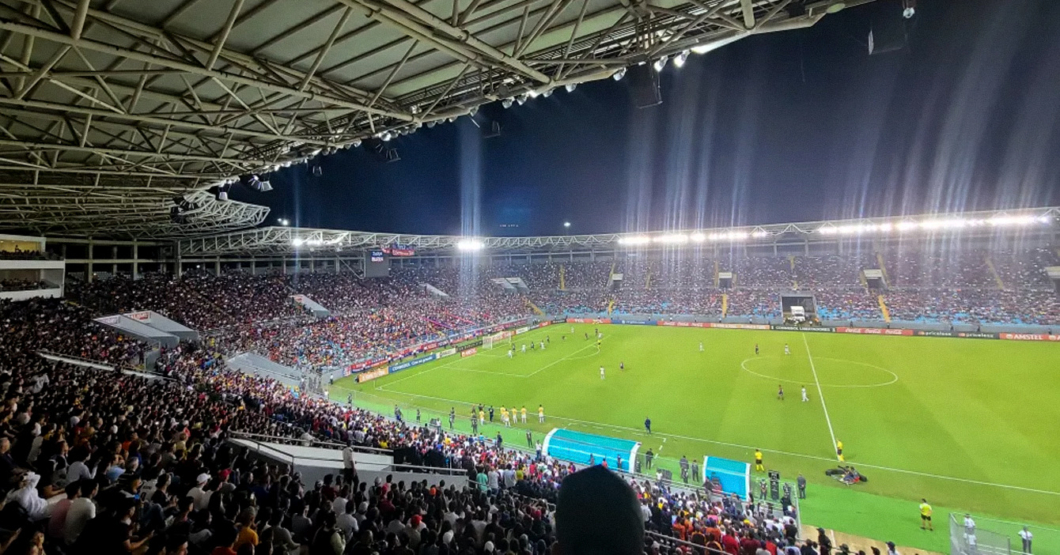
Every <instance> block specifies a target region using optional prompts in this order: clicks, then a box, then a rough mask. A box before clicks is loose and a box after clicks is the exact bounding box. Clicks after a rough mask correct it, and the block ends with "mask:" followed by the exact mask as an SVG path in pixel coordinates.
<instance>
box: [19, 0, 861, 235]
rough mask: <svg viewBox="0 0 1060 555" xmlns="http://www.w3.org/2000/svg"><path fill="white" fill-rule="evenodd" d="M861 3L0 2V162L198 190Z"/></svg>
mask: <svg viewBox="0 0 1060 555" xmlns="http://www.w3.org/2000/svg"><path fill="white" fill-rule="evenodd" d="M869 1H871V0H819V1H813V0H651V1H645V0H489V1H484V0H210V1H205V0H151V1H150V2H144V1H141V0H0V174H2V173H4V172H7V173H14V174H19V175H21V173H20V172H27V171H28V172H32V174H33V179H32V181H30V180H27V179H24V178H20V179H8V183H10V184H16V183H30V182H32V183H37V182H38V181H41V180H42V179H44V178H42V177H41V176H46V175H57V176H61V178H62V179H67V180H69V182H70V183H71V184H77V183H80V182H81V180H83V179H84V178H86V177H87V178H90V179H96V180H97V181H98V182H99V183H100V184H101V186H103V187H106V186H107V185H108V184H109V183H110V181H109V180H108V179H107V178H110V177H113V178H114V179H115V180H117V181H122V179H121V178H122V177H123V176H124V177H130V178H137V179H139V180H140V181H139V182H145V180H146V182H145V186H146V187H156V186H159V183H161V182H160V181H159V180H163V181H178V182H180V183H182V185H181V186H180V187H176V188H177V189H180V190H182V191H184V192H188V191H191V190H199V191H201V190H204V189H206V188H208V187H210V186H212V185H216V184H218V183H220V182H223V181H224V180H226V179H231V178H233V177H236V176H240V175H245V174H248V173H261V172H267V171H269V170H274V169H276V168H278V167H281V166H284V165H290V164H292V163H298V162H300V161H304V160H306V159H308V158H312V157H313V156H317V155H320V154H322V153H324V154H326V153H329V152H333V151H334V150H336V149H338V148H349V147H350V146H351V145H353V144H356V142H357V141H360V140H364V139H366V138H369V137H373V136H379V135H380V134H381V133H383V132H388V131H389V132H402V133H404V132H409V131H412V130H414V129H415V128H417V127H418V126H420V125H422V124H425V123H430V122H435V121H441V120H446V119H450V118H454V117H458V116H461V115H464V114H468V113H470V112H472V111H473V110H474V109H475V108H477V107H478V106H479V105H481V104H483V103H486V102H492V101H494V100H498V99H503V98H512V97H515V96H517V95H522V94H531V93H535V94H536V93H542V92H546V91H549V90H551V89H554V88H556V87H559V86H563V85H565V84H570V83H580V82H584V81H590V80H594V79H603V78H607V77H609V76H610V75H612V74H613V73H614V72H616V71H618V70H620V69H621V68H622V67H625V66H627V65H630V64H633V63H639V62H641V61H644V60H650V59H655V58H658V57H660V56H665V55H673V54H675V53H678V52H682V51H684V50H687V49H694V50H695V51H704V52H705V51H709V50H711V49H713V48H717V47H720V46H722V45H725V44H728V43H730V42H733V41H735V40H739V39H740V38H743V37H746V36H750V35H753V34H756V33H766V32H773V31H778V30H784V29H795V28H800V27H807V26H810V25H813V24H814V23H816V22H817V21H818V20H820V19H821V18H822V17H824V16H825V14H827V13H829V12H830V11H835V9H836V8H838V7H843V6H846V7H850V6H854V5H858V4H862V3H866V2H869ZM49 179H50V178H49ZM45 180H48V179H45ZM60 181H61V179H60ZM8 188H10V187H8ZM171 189H172V187H171ZM171 192H172V191H171V190H167V191H165V192H162V193H159V196H165V195H168V194H170V193H171ZM144 194H145V195H147V193H144ZM155 212H158V211H157V210H156V211H155ZM143 213H146V212H143ZM22 221H23V223H25V224H32V225H41V226H42V227H40V228H37V229H48V228H49V227H48V226H47V225H45V224H42V223H40V222H41V220H39V219H23V220H22ZM70 221H72V220H68V223H67V224H65V225H67V227H66V228H65V229H66V230H67V231H68V232H70V233H82V234H114V233H118V231H116V230H119V229H121V230H124V229H126V228H123V227H120V226H113V225H111V223H112V222H111V221H108V220H97V221H95V222H90V221H85V222H84V223H81V224H73V223H69V222H70ZM156 223H157V224H158V226H159V229H160V228H161V227H165V226H166V225H167V220H166V219H164V218H162V217H161V216H159V217H158V220H157V222H156ZM243 223H244V224H245V223H246V222H245V221H243ZM156 232H160V231H159V230H156ZM121 233H124V231H122V232H121ZM183 233H185V231H184V230H171V234H173V235H180V234H183Z"/></svg>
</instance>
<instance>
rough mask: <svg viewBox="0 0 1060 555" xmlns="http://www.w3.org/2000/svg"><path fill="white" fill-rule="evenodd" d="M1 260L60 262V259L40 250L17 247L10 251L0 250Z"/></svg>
mask: <svg viewBox="0 0 1060 555" xmlns="http://www.w3.org/2000/svg"><path fill="white" fill-rule="evenodd" d="M0 260H59V257H58V256H56V255H53V254H51V253H48V252H45V251H40V250H35V251H27V250H22V249H20V248H19V247H17V246H16V247H15V248H13V249H11V250H9V251H7V250H0Z"/></svg>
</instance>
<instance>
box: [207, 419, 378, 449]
mask: <svg viewBox="0 0 1060 555" xmlns="http://www.w3.org/2000/svg"><path fill="white" fill-rule="evenodd" d="M292 426H293V425H292ZM228 435H229V436H230V437H234V438H240V439H247V440H249V441H253V442H255V443H270V442H271V443H281V444H284V445H302V446H306V445H305V444H306V443H309V445H308V447H320V448H323V449H334V450H340V449H345V448H346V444H345V443H339V442H337V441H326V440H321V439H312V440H309V439H302V438H298V437H290V436H276V435H269V434H258V433H253V432H241V431H232V432H229V434H228ZM262 440H264V441H262ZM349 447H350V448H351V449H353V451H354V452H360V453H372V454H377V455H390V456H393V451H392V450H390V449H381V448H378V447H367V446H364V445H350V446H349Z"/></svg>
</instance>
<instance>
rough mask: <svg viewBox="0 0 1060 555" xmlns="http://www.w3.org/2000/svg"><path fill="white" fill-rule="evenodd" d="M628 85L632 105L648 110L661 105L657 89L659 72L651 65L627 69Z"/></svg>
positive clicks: (639, 65)
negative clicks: (631, 96)
mask: <svg viewBox="0 0 1060 555" xmlns="http://www.w3.org/2000/svg"><path fill="white" fill-rule="evenodd" d="M629 85H630V90H631V91H632V94H633V103H634V104H636V105H637V108H650V107H652V106H658V105H659V104H662V91H661V90H660V89H659V72H657V71H655V68H654V67H652V64H638V65H635V66H632V67H630V68H629Z"/></svg>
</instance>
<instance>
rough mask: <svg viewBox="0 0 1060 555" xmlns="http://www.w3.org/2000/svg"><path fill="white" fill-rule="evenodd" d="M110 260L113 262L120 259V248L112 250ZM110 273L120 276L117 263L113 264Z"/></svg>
mask: <svg viewBox="0 0 1060 555" xmlns="http://www.w3.org/2000/svg"><path fill="white" fill-rule="evenodd" d="M110 259H111V260H117V259H118V246H117V245H115V246H113V247H111V248H110ZM110 273H111V274H113V275H118V263H117V262H112V263H111V265H110Z"/></svg>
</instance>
